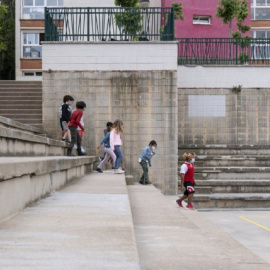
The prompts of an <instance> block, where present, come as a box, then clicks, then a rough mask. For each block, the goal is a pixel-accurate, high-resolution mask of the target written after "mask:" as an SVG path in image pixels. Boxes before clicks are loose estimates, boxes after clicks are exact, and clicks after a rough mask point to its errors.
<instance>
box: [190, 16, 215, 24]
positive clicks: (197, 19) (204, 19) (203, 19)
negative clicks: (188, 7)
mask: <svg viewBox="0 0 270 270" xmlns="http://www.w3.org/2000/svg"><path fill="white" fill-rule="evenodd" d="M193 24H198V25H211V16H208V15H193Z"/></svg>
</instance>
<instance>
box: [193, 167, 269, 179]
mask: <svg viewBox="0 0 270 270" xmlns="http://www.w3.org/2000/svg"><path fill="white" fill-rule="evenodd" d="M194 178H195V179H196V180H220V179H226V180H231V179H237V180H238V179H247V180H253V179H269V178H270V167H209V168H204V167H195V173H194Z"/></svg>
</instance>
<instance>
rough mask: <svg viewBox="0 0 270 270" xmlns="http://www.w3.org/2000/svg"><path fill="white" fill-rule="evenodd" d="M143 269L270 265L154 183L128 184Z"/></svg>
mask: <svg viewBox="0 0 270 270" xmlns="http://www.w3.org/2000/svg"><path fill="white" fill-rule="evenodd" d="M128 191H129V195H130V201H131V209H132V215H133V221H134V227H135V236H136V240H137V247H138V251H139V257H140V262H141V269H145V270H146V269H149V270H152V269H153V270H157V269H160V270H163V269H166V270H175V269H190V270H191V269H199V270H218V269H226V270H228V269H232V270H242V269H243V270H244V269H245V270H248V269H250V270H254V269H256V270H263V269H264V270H267V269H270V265H269V264H268V263H266V262H264V261H263V260H262V259H260V258H259V257H257V256H256V255H254V254H253V253H252V252H251V251H249V250H248V249H246V248H245V247H244V246H242V245H241V244H240V243H239V242H237V241H235V240H234V239H232V238H231V237H230V236H228V235H227V234H226V233H224V232H223V231H222V230H221V229H219V227H217V226H216V225H214V224H213V223H211V222H209V221H208V220H207V219H206V218H204V216H203V215H202V214H201V213H199V212H197V211H192V210H184V209H180V208H179V207H177V206H176V204H175V205H174V204H172V202H171V201H170V200H169V198H168V197H165V196H163V195H162V194H161V193H160V192H159V191H158V190H157V189H156V188H154V187H153V186H141V185H134V186H128Z"/></svg>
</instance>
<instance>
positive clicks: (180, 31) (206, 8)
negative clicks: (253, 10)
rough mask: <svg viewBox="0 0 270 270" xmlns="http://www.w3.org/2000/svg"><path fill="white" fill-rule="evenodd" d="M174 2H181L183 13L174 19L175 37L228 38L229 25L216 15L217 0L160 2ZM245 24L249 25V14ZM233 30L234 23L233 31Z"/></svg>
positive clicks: (165, 1) (168, 2)
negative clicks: (179, 18) (182, 18)
mask: <svg viewBox="0 0 270 270" xmlns="http://www.w3.org/2000/svg"><path fill="white" fill-rule="evenodd" d="M250 1H251V0H249V9H250V7H251V3H250ZM176 2H179V3H182V4H183V14H184V20H183V21H181V20H176V21H175V37H176V38H229V26H228V25H226V24H223V23H222V21H221V19H220V18H217V17H216V10H217V5H218V0H162V3H161V4H162V6H163V7H169V6H171V5H172V3H176ZM245 24H247V25H251V16H250V15H249V17H248V18H247V19H246V22H245ZM235 30H236V26H235V23H234V25H233V31H235ZM249 34H250V33H249Z"/></svg>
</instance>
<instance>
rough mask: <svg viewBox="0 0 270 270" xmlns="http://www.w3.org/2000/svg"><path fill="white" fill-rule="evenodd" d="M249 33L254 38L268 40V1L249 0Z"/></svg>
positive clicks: (269, 28)
mask: <svg viewBox="0 0 270 270" xmlns="http://www.w3.org/2000/svg"><path fill="white" fill-rule="evenodd" d="M251 33H252V37H254V38H270V0H251Z"/></svg>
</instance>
